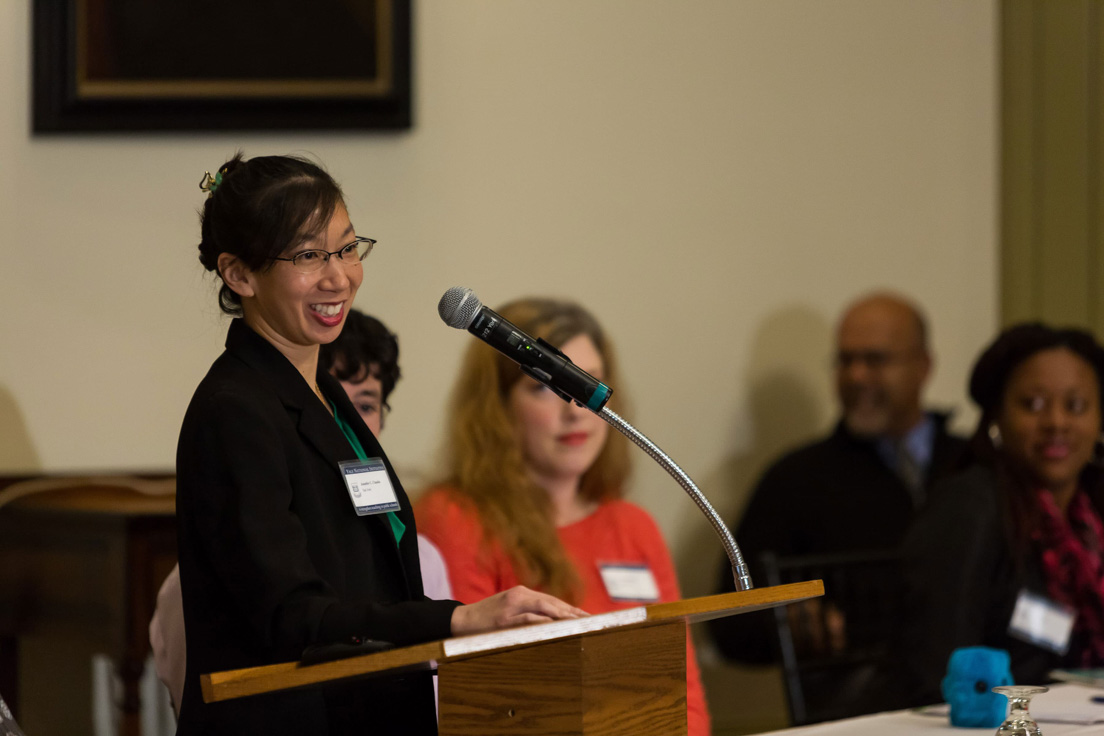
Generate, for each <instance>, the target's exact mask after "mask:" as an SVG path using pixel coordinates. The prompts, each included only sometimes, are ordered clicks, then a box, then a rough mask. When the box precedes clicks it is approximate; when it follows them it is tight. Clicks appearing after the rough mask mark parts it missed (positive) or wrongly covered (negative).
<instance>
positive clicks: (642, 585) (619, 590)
mask: <svg viewBox="0 0 1104 736" xmlns="http://www.w3.org/2000/svg"><path fill="white" fill-rule="evenodd" d="M598 570H599V572H601V573H602V583H603V584H604V585H605V586H606V593H608V594H609V597H610V598H612V599H613V600H615V601H633V602H637V603H655V602H656V601H658V600H659V586H658V585H657V584H656V579H655V575H653V574H652V571H651V569H650V568H649V567H648V566H647V565H632V564H618V563H599V565H598Z"/></svg>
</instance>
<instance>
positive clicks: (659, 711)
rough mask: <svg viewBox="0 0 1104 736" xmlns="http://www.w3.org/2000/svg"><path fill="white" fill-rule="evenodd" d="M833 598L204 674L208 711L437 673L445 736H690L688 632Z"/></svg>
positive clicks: (703, 603)
mask: <svg viewBox="0 0 1104 736" xmlns="http://www.w3.org/2000/svg"><path fill="white" fill-rule="evenodd" d="M823 594H824V585H823V583H822V582H821V581H819V580H814V581H811V582H805V583H793V584H790V585H779V586H776V587H771V588H756V589H753V590H748V591H743V592H738V593H726V594H724V595H714V596H708V597H705V598H692V599H689V600H682V601H675V602H674V603H657V604H655V605H650V606H641V607H638V608H629V609H625V610H622V611H614V612H612V613H604V614H598V615H595V616H589V617H586V618H581V619H574V620H570V621H554V622H552V623H547V624H536V625H533V626H524V627H520V628H516V629H505V630H503V631H495V632H492V633H489V634H477V635H475V636H464V637H457V638H453V639H445V640H442V641H433V642H427V643H425V644H418V645H416V646H412V647H404V648H402V649H392V650H390V651H386V652H380V653H378V654H366V655H362V656H358V657H350V658H349V659H342V660H337V661H333V662H325V663H322V664H315V665H310V666H303V665H300V664H299V663H298V662H288V663H285V664H276V665H269V666H266V667H253V668H249V669H244V670H233V671H228V672H216V673H213V674H209V675H204V676H203V677H202V685H203V698H204V700H206V701H207V702H209V703H210V702H215V701H220V700H230V699H232V698H240V697H245V696H247V695H259V694H261V693H268V692H275V691H279V690H286V689H289V688H296V687H306V686H311V685H319V684H321V683H325V682H331V681H335V680H342V679H346V678H351V677H363V676H368V675H372V674H381V673H388V672H391V673H394V672H398V671H401V670H411V669H432V668H433V667H434V666H436V668H437V674H438V690H439V695H438V722H439V725H438V729H439V732H440V734H441V735H442V736H469V735H470V736H497V735H498V734H503V735H505V734H526V735H527V736H543V735H548V736H551V735H552V734H585V735H586V736H595V735H597V734H601V735H602V736H614V735H615V734H616V735H621V734H626V735H627V734H632V735H633V736H646V735H651V734H656V735H659V734H662V736H671V734H683V735H685V734H686V634H687V632H686V627H687V625H688V624H691V623H696V622H698V621H706V620H708V619H712V618H720V617H722V616H731V615H735V614H740V613H747V612H749V611H757V610H759V609H762V608H772V607H774V606H778V605H783V604H786V603H794V602H797V601H801V600H805V599H808V598H813V597H816V596H820V595H823Z"/></svg>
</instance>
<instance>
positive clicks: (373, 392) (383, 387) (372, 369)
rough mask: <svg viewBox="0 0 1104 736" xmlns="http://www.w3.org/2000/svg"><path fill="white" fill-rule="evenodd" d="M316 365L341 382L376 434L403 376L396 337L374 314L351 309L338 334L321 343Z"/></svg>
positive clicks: (365, 421) (361, 416)
mask: <svg viewBox="0 0 1104 736" xmlns="http://www.w3.org/2000/svg"><path fill="white" fill-rule="evenodd" d="M318 365H319V367H320V368H321V369H322V370H324V371H326V372H327V373H329V374H330V375H332V376H333V377H334V378H336V379H337V380H338V381H340V382H341V387H342V388H343V389H345V393H346V394H348V395H349V399H350V400H351V401H352V402H353V407H354V408H355V409H356V410H357V413H358V414H360V418H361V419H363V420H364V423H365V424H367V425H368V429H370V430H372V434H374V435H376V436H377V437H379V433H380V430H381V429H383V423H384V420H385V419H386V417H387V414H388V413H389V412H390V411H391V406H390V405H389V404H388V403H387V397H389V396H390V395H391V392H392V391H393V390H394V389H395V384H396V383H398V381H399V379H400V378H401V377H402V371H400V370H399V340H398V338H397V337H395V335H394V334H393V333H392V332H391V331H390V330H388V329H387V326H386V325H384V324H383V323H382V322H380V321H379V320H378V319H376V318H375V317H372V316H371V315H367V314H364V313H363V312H358V311H357V310H355V309H350V310H349V315H348V316H347V317H346V318H345V326H344V327H343V328H341V334H340V335H338V336H337V339H336V340H334V341H333V342H331V343H328V344H326V345H323V346H322V350H321V352H320V353H319V355H318Z"/></svg>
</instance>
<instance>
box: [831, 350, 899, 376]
mask: <svg viewBox="0 0 1104 736" xmlns="http://www.w3.org/2000/svg"><path fill="white" fill-rule="evenodd" d="M915 357H916V353H914V352H912V351H900V352H892V351H888V350H854V351H851V350H841V351H840V352H839V353H837V354H836V356H835V357H834V358H833V359H832V364H833V365H834V366H835V368H836V369H837V370H847V369H848V368H850V367H851V366H853V365H855V364H857V363H862V364H863V365H865V366H866V367H867V369H869V370H872V371H880V370H884V369H885V368H886V367H887V366H888V365H889V364H890V363H895V362H904V361H906V360H911V359H913V358H915Z"/></svg>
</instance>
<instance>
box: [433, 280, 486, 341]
mask: <svg viewBox="0 0 1104 736" xmlns="http://www.w3.org/2000/svg"><path fill="white" fill-rule="evenodd" d="M482 308H483V305H482V304H481V303H480V302H479V297H477V296H476V295H475V292H474V291H472V290H471V289H465V288H464V287H463V286H454V287H452V288H451V289H449V290H448V291H446V292H445V295H444V296H442V297H441V301H439V302H437V314H439V315H441V319H443V320H444V321H445V324H446V325H448V326H449V327H455V328H456V329H458V330H466V329H468V325H470V324H471V323H472V322H473V321H474V320H475V315H476V314H478V313H479V310H480V309H482Z"/></svg>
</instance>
